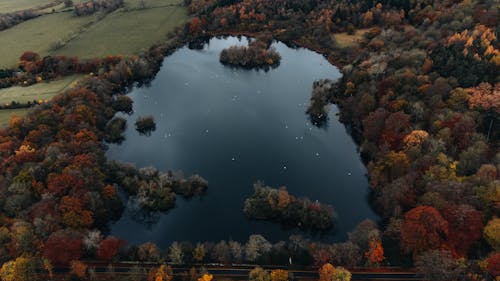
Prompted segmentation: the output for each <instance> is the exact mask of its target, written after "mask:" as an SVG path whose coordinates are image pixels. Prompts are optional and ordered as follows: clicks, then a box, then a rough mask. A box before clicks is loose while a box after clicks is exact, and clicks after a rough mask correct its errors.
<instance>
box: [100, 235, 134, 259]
mask: <svg viewBox="0 0 500 281" xmlns="http://www.w3.org/2000/svg"><path fill="white" fill-rule="evenodd" d="M126 244H127V242H125V241H124V240H122V239H118V238H116V237H113V236H109V237H107V238H106V239H104V240H102V241H101V242H100V243H99V248H98V249H97V253H96V254H97V258H98V259H100V260H104V261H110V260H111V259H112V258H113V257H114V256H116V254H118V251H119V250H120V248H121V247H123V246H125V245H126Z"/></svg>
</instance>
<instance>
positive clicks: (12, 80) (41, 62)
mask: <svg viewBox="0 0 500 281" xmlns="http://www.w3.org/2000/svg"><path fill="white" fill-rule="evenodd" d="M122 59H123V58H122V57H121V56H107V57H106V58H104V59H91V60H85V61H79V59H78V58H77V57H66V56H46V57H43V58H41V57H40V55H38V53H35V52H32V51H26V52H24V53H23V54H22V55H21V57H20V58H19V64H18V69H4V70H0V88H7V87H11V86H14V85H20V86H29V85H32V84H35V83H39V82H43V81H46V80H51V79H54V78H56V77H60V76H66V75H70V74H75V73H83V74H91V75H94V74H97V72H98V70H99V69H101V68H104V69H109V67H111V66H114V65H116V64H118V63H119V62H120V61H121V60H122ZM138 70H139V71H142V74H145V73H144V72H145V71H146V72H147V71H148V70H147V69H144V68H142V66H141V69H138ZM114 73H115V72H113V74H114Z"/></svg>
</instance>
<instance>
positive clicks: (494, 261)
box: [486, 252, 500, 276]
mask: <svg viewBox="0 0 500 281" xmlns="http://www.w3.org/2000/svg"><path fill="white" fill-rule="evenodd" d="M487 262H488V265H487V267H486V270H488V273H490V274H491V275H493V276H500V252H496V253H493V254H491V255H490V256H489V257H488V260H487Z"/></svg>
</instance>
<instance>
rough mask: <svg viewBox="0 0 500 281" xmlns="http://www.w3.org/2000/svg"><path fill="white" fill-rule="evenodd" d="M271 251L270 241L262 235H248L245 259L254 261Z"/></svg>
mask: <svg viewBox="0 0 500 281" xmlns="http://www.w3.org/2000/svg"><path fill="white" fill-rule="evenodd" d="M269 251H271V243H269V241H267V240H266V239H265V238H264V237H263V236H262V235H258V234H253V235H250V237H249V239H248V242H247V244H246V249H245V256H246V258H247V260H249V261H251V262H255V261H256V260H257V259H258V258H259V257H261V256H262V255H265V254H267V253H269Z"/></svg>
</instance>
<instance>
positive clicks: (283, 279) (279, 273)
mask: <svg viewBox="0 0 500 281" xmlns="http://www.w3.org/2000/svg"><path fill="white" fill-rule="evenodd" d="M271 281H288V271H286V270H283V269H275V270H273V271H271Z"/></svg>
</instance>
